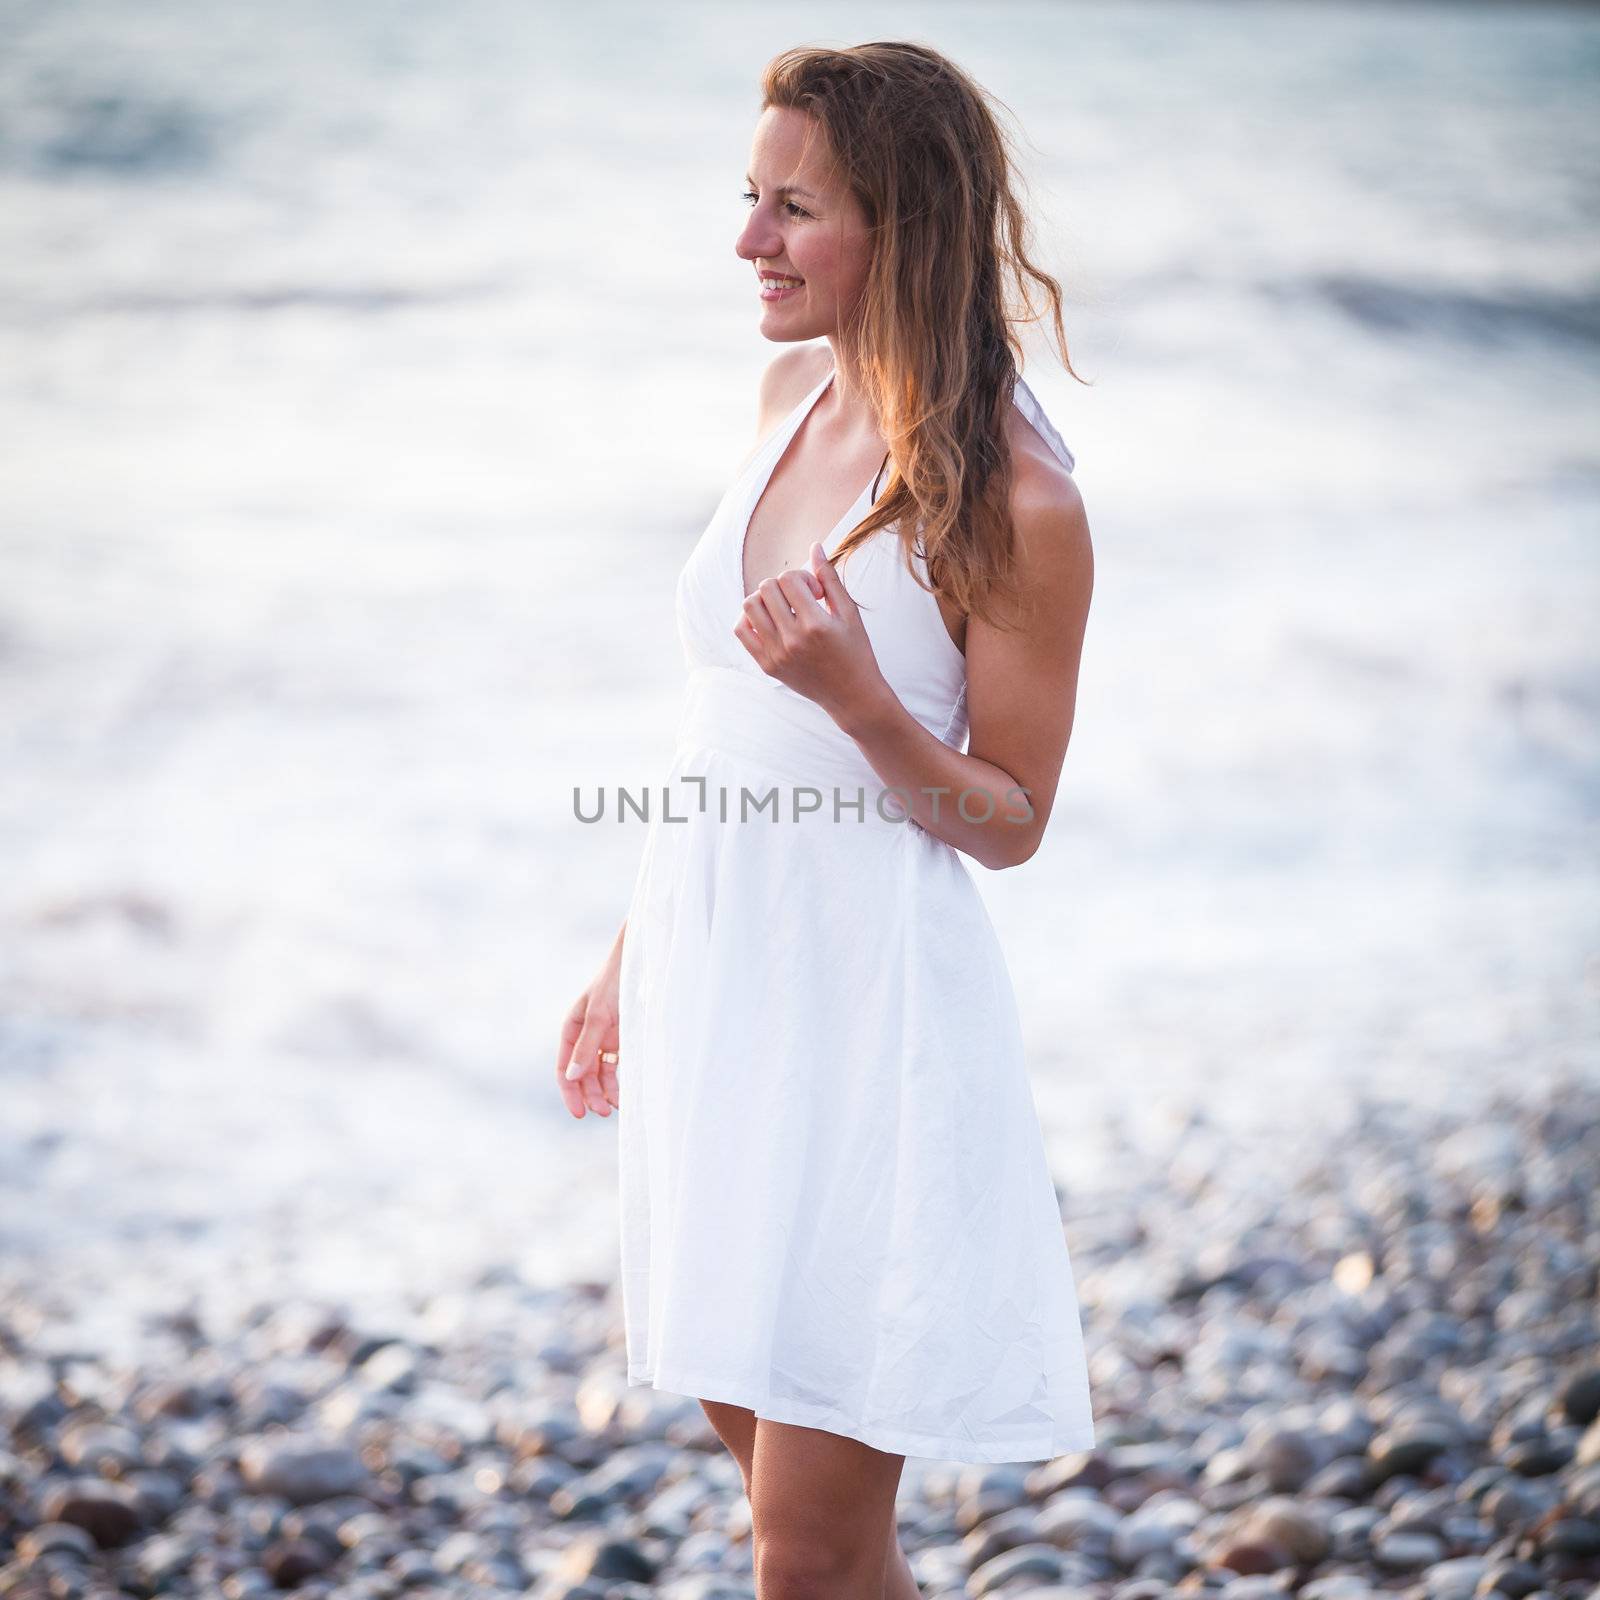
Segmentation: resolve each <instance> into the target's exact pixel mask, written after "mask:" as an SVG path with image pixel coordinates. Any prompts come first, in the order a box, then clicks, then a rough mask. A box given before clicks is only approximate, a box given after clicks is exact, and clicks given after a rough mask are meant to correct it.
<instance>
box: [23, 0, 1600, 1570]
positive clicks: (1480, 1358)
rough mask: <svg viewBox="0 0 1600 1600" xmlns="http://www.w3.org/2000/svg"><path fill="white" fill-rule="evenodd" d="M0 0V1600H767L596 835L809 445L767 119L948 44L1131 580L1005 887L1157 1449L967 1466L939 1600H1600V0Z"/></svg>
mask: <svg viewBox="0 0 1600 1600" xmlns="http://www.w3.org/2000/svg"><path fill="white" fill-rule="evenodd" d="M0 9H4V11H5V16H4V25H3V28H0V33H3V42H4V48H3V49H0V437H4V438H5V439H6V441H7V442H8V443H9V444H10V445H11V448H10V449H9V450H7V451H6V452H5V460H4V481H3V484H0V774H3V781H0V1600H12V1597H18V1596H22V1597H29V1600H31V1597H35V1596H48V1597H51V1600H157V1597H165V1596H179V1597H192V1600H252V1597H257V1596H268V1595H272V1596H279V1595H288V1596H296V1597H299V1600H358V1597H397V1600H403V1597H418V1600H444V1597H450V1600H458V1597H465V1600H497V1597H504V1596H512V1595H516V1596H526V1597H532V1600H600V1597H604V1600H645V1597H647V1596H665V1597H667V1600H740V1597H742V1600H750V1597H751V1596H752V1595H753V1593H754V1585H753V1582H752V1578H751V1537H750V1508H749V1506H748V1504H747V1502H746V1500H745V1498H744V1495H743V1492H742V1485H741V1483H740V1480H739V1475H738V1472H737V1469H736V1467H735V1464H734V1462H733V1461H732V1459H731V1458H730V1457H729V1456H728V1455H727V1453H726V1452H725V1450H724V1449H723V1448H722V1446H721V1444H720V1441H718V1440H717V1439H716V1437H715V1436H714V1435H713V1434H712V1432H711V1430H710V1428H709V1426H708V1424H707V1422H706V1420H705V1417H704V1414H703V1412H702V1410H701V1408H700V1407H699V1405H698V1404H697V1402H696V1401H695V1399H694V1398H693V1397H684V1396H674V1395H668V1394H664V1393H657V1392H656V1391H654V1390H651V1389H649V1388H647V1387H643V1386H635V1387H632V1388H630V1387H629V1386H628V1385H627V1383H626V1381H625V1372H626V1359H625V1351H624V1349H623V1345H622V1318H621V1305H620V1301H619V1299H618V1290H617V1286H616V1283H615V1280H614V1269H615V1265H616V1215H615V1191H616V1171H615V1133H616V1124H615V1123H614V1122H613V1121H611V1120H609V1119H604V1118H596V1117H590V1118H586V1119H584V1120H582V1121H579V1122H576V1123H575V1122H573V1120H572V1119H571V1118H569V1117H568V1116H567V1115H566V1114H565V1113H564V1112H563V1111H562V1109H561V1106H560V1102H559V1098H558V1095H557V1092H556V1088H555V1085H554V1083H553V1075H552V1071H551V1065H552V1058H553V1056H554V1053H555V1048H556V1040H557V1034H558V1030H559V1024H560V1019H561V1017H562V1016H563V1015H564V1014H565V1012H566V1010H567V1008H568V1007H569V1006H570V1005H571V1003H572V1001H573V999H574V998H575V996H576V995H577V994H578V993H579V992H580V990H581V989H582V988H583V986H585V985H586V984H587V983H588V982H589V981H590V979H591V977H592V976H593V973H594V971H595V968H596V966H597V965H598V963H599V962H600V960H601V958H602V956H603V954H604V952H605V950H606V948H607V946H608V945H609V943H610V941H611V939H612V937H613V935H614V932H615V929H616V926H617V923H618V921H619V920H620V918H621V916H622V914H623V911H624V909H625V907H626V904H627V893H628V888H629V885H630V883H631V882H632V880H633V876H634V873H635V870H636V867H637V864H638V860H639V849H640V846H641V843H642V833H641V831H640V830H638V829H636V828H631V827H623V826H616V827H611V826H598V825H584V824H581V823H580V822H579V821H578V820H577V819H576V817H575V815H574V803H573V801H574V795H575V793H576V792H577V791H578V790H580V789H581V790H582V792H583V794H584V795H585V796H586V797H590V798H592V796H593V794H594V793H595V791H596V790H597V789H598V788H600V787H601V786H604V787H605V788H606V789H607V791H608V792H613V793H614V792H615V791H616V790H617V789H619V788H621V787H624V786H626V787H627V788H629V789H630V791H632V792H635V793H637V792H639V791H640V790H642V789H644V788H646V787H647V786H649V785H651V784H653V783H655V782H657V781H658V779H659V776H660V774H661V773H662V772H664V771H665V769H666V767H667V764H668V762H669V760H670V757H671V751H672V742H673V729H674V722H675V719H676V716H677V714H678V710H679V705H680V696H681V690H682V677H681V673H680V671H679V667H680V655H679V641H678V638H677V636H676V623H675V617H674V611H673V604H672V596H673V586H674V582H675V579H676V577H677V574H678V572H679V570H680V568H681V565H682V563H683V561H684V558H685V557H686V555H687V554H688V552H689V550H690V549H691V548H692V546H693V543H694V541H695V539H696V538H697V536H698V535H699V532H700V530H701V529H702V528H703V527H704V526H705V524H706V520H707V518H708V517H710V515H711V514H712V512H713V510H714V508H715V506H716V504H717V501H718V497H719V496H720V495H721V494H722V493H723V491H724V489H725V487H726V485H727V484H728V482H729V481H730V479H731V477H732V475H733V473H734V471H735V470H736V468H737V465H738V463H739V462H740V461H741V459H742V458H743V457H744V455H745V454H746V452H747V451H748V449H749V448H750V446H751V444H752V442H753V441H752V439H751V423H752V417H753V402H754V399H755V396H756V394H757V390H758V385H759V381H760V374H761V371H762V369H763V367H764V365H765V363H766V361H767V359H768V358H769V356H770V354H771V351H770V350H769V349H767V348H766V347H765V346H764V344H763V341H762V340H761V339H760V338H759V336H758V333H757V331H756V322H755V319H756V316H757V314H758V313H757V306H756V304H755V303H754V301H753V300H752V298H751V291H752V284H751V281H750V273H749V271H748V264H747V263H745V262H743V261H740V260H738V259H737V258H736V257H735V255H734V253H733V250H732V248H731V246H732V242H733V240H734V237H735V235H736V232H737V230H738V228H739V227H740V226H741V225H742V223H743V220H744V216H745V210H744V203H743V201H742V199H741V190H742V188H743V187H744V185H743V183H742V181H741V176H742V173H743V171H744V166H745V158H746V154H747V151H748V143H749V135H750V131H751V125H752V123H753V120H754V116H755V111H756V104H757V99H758V92H757V91H758V76H759V72H760V68H761V66H762V64H763V63H764V62H765V61H767V60H768V59H769V58H770V56H771V55H772V54H773V53H775V52H776V51H777V50H779V49H781V48H783V47H785V46H788V45H791V44H794V43H796V42H798V41H799V40H800V39H801V38H810V39H812V40H824V39H831V40H833V41H835V42H846V43H848V42H854V41H859V40H861V39H864V38H869V37H895V36H907V37H920V38H923V39H925V40H927V41H928V42H931V43H933V44H935V45H936V46H938V47H940V48H942V49H944V50H946V51H948V52H949V53H951V54H952V55H953V56H955V57H956V58H957V59H958V60H960V61H961V62H963V64H965V65H966V66H967V67H968V68H969V69H971V70H972V71H973V72H974V73H975V74H976V75H977V76H978V77H979V78H980V80H982V81H984V82H986V83H987V84H989V85H990V86H992V88H993V89H994V91H995V92H996V93H998V94H999V95H1000V96H1001V97H1002V98H1003V99H1004V100H1005V101H1006V102H1007V103H1008V104H1009V105H1010V106H1011V107H1012V109H1013V111H1014V112H1015V115H1016V118H1017V123H1018V128H1019V130H1020V131H1021V132H1022V133H1023V134H1024V135H1025V147H1024V157H1025V165H1026V167H1027V170H1028V177H1029V183H1030V187H1031V190H1032V194H1031V198H1030V214H1031V215H1032V216H1034V217H1035V218H1036V220H1037V224H1038V230H1039V239H1038V247H1039V248H1038V256H1039V259H1040V261H1041V264H1043V265H1045V266H1046V267H1047V268H1048V269H1049V270H1051V271H1052V272H1057V273H1059V274H1060V278H1061V281H1062V283H1063V286H1064V288H1065V290H1066V293H1067V297H1068V305H1067V308H1066V309H1067V317H1066V323H1067V327H1068V329H1069V333H1070V338H1071V342H1072V350H1073V360H1074V364H1075V365H1076V366H1078V367H1079V368H1080V370H1081V372H1082V374H1083V375H1084V376H1085V379H1086V382H1085V383H1083V384H1079V383H1076V382H1073V381H1072V380H1071V379H1070V378H1069V377H1068V376H1067V375H1066V374H1065V373H1064V372H1063V371H1062V370H1061V369H1060V367H1059V364H1058V363H1057V362H1056V361H1055V360H1054V359H1053V358H1051V357H1050V355H1049V353H1048V351H1047V350H1045V349H1044V348H1042V347H1038V346H1037V345H1036V346H1035V348H1034V349H1033V351H1032V352H1031V353H1030V359H1029V364H1028V367H1027V373H1028V379H1029V382H1030V385H1031V386H1033V387H1034V388H1035V390H1036V392H1037V393H1038V395H1039V397H1040V399H1041V401H1042V402H1043V403H1044V404H1045V406H1046V409H1047V411H1048V412H1049V414H1050V415H1051V417H1052V420H1053V421H1054V422H1055V423H1056V424H1057V425H1058V426H1059V428H1060V430H1061V432H1062V433H1063V436H1064V437H1065V438H1066V440H1067V441H1068V443H1069V445H1070V446H1071V447H1072V449H1073V450H1074V452H1075V454H1076V456H1077V461H1078V466H1077V471H1076V474H1075V475H1076V477H1077V480H1078V481H1079V483H1080V485H1081V487H1082V488H1083V490H1084V493H1085V497H1086V503H1087V504H1088V505H1089V506H1090V508H1091V521H1092V524H1093V527H1094V531H1095V543H1096V596H1095V609H1094V613H1093V617H1092V619H1091V625H1090V632H1089V638H1088V641H1087V646H1086V653H1085V659H1084V671H1083V677H1082V682H1081V685H1080V692H1079V696H1078V703H1077V710H1076V717H1075V724H1074V730H1073V736H1072V749H1071V753H1070V756H1069V759H1068V762H1067V765H1066V768H1065V770H1064V774H1063V782H1062V786H1061V790H1060V795H1059V800H1058V803H1057V805H1056V807H1055V810H1054V812H1053V813H1052V826H1051V830H1050V837H1048V838H1047V840H1046V843H1045V846H1044V847H1043V848H1041V850H1040V852H1039V854H1038V856H1037V857H1036V858H1035V860H1034V861H1033V862H1031V863H1029V864H1028V867H1027V869H1026V870H1025V871H1023V872H1002V873H997V874H985V875H984V876H983V878H982V879H981V889H982V892H983V895H984V898H985V900H986V902H987V904H988V906H989V908H990V910H991V912H992V914H993V917H994V920H995V924H996V928H997V931H998V932H999V934H1000V936H1001V940H1002V944H1003V946H1004V948H1005V951H1006V955H1007V960H1008V964H1009V966H1010V969H1011V971H1012V974H1013V976H1014V979H1015V983H1016V989H1017V994H1018V999H1019V1002H1020V1011H1021V1015H1022V1019H1023V1024H1024V1028H1025V1033H1026V1044H1027V1055H1028V1065H1029V1073H1030V1079H1031V1082H1032V1084H1033V1089H1034V1093H1035V1096H1036V1102H1037V1107H1038V1110H1039V1112H1040V1118H1041V1126H1042V1129H1043V1133H1044V1137H1045V1140H1046V1147H1047V1152H1048V1156H1049V1165H1050V1169H1051V1171H1052V1173H1053V1174H1054V1176H1055V1178H1056V1181H1057V1185H1058V1194H1059V1199H1060V1208H1061V1216H1062V1226H1063V1229H1064V1233H1065V1237H1066V1239H1067V1241H1068V1244H1069V1246H1070V1250H1071V1257H1072V1262H1073V1267H1074V1271H1075V1276H1076V1280H1077V1289H1078V1295H1079V1299H1080V1302H1081V1304H1082V1307H1083V1314H1084V1321H1085V1335H1086V1343H1087V1347H1088V1351H1089V1354H1090V1359H1091V1372H1090V1377H1091V1385H1092V1393H1093V1399H1094V1407H1095V1420H1096V1428H1097V1439H1096V1443H1095V1448H1094V1449H1093V1450H1091V1451H1088V1452H1085V1453H1082V1454H1077V1455H1073V1456H1070V1457H1064V1458H1062V1459H1059V1460H1054V1461H1048V1462H1029V1463H1013V1464H1001V1465H984V1466H978V1465H973V1464H966V1463H958V1462H957V1463H952V1462H934V1461H926V1460H920V1459H912V1460H908V1461H907V1463H906V1466H905V1471H904V1476H903V1479H902V1484H901V1493H900V1498H899V1519H900V1533H901V1539H902V1543H903V1545H904V1548H905V1549H906V1551H907V1552H908V1555H909V1557H910V1560H911V1564H912V1567H913V1570H914V1572H915V1573H916V1575H917V1578H918V1581H919V1583H920V1586H921V1589H922V1592H923V1594H924V1595H926V1596H928V1597H940V1600H957V1597H963V1596H972V1597H979V1596H990V1595H1005V1596H1022V1597H1028V1600H1067V1597H1073V1600H1079V1597H1085V1600H1086V1597H1095V1600H1101V1597H1111V1600H1156V1597H1159V1596H1164V1595H1167V1594H1175V1595H1197V1594H1205V1595H1212V1594H1215V1595H1218V1596H1226V1597H1228V1600H1255V1597H1257V1596H1263V1595H1264V1596H1268V1597H1276V1596H1278V1595H1280V1594H1295V1595H1305V1596H1308V1597H1309V1600H1360V1597H1361V1596H1363V1595H1365V1594H1368V1593H1372V1594H1377V1593H1380V1592H1381V1593H1398V1594H1401V1595H1404V1596H1407V1597H1410V1600H1457V1597H1461V1600H1465V1597H1467V1596H1485V1597H1490V1600H1492V1597H1496V1596H1503V1597H1504V1600H1529V1597H1534V1600H1545V1597H1560V1600H1578V1597H1592V1596H1595V1595H1596V1594H1597V1593H1600V1431H1597V1429H1600V1423H1597V1421H1596V1417H1597V1413H1600V1339H1597V1337H1596V1315H1597V1313H1596V1300H1597V1294H1596V1270H1597V1269H1596V1262H1597V1260H1600V1247H1597V1246H1600V1240H1597V1232H1600V1228H1597V1220H1596V1212H1597V1208H1600V1201H1597V1199H1596V1190H1597V1184H1596V1181H1595V1175H1596V1173H1600V1029H1597V1028H1596V1025H1595V1024H1596V1019H1597V1018H1600V959H1597V952H1600V922H1597V918H1596V909H1597V907H1600V850H1597V849H1596V848H1595V846H1596V840H1597V837H1600V827H1597V825H1600V784H1597V782H1596V775H1597V773H1600V658H1597V654H1596V649H1595V629H1594V621H1593V619H1594V617H1595V616H1596V615H1600V561H1597V559H1596V552H1597V550H1600V542H1597V540H1596V538H1595V534H1596V531H1597V530H1600V515H1597V511H1600V451H1597V449H1596V441H1597V440H1600V428H1597V427H1596V425H1595V421H1596V418H1597V417H1600V364H1597V363H1596V362H1595V361H1594V359H1593V357H1594V353H1595V349H1596V346H1597V345H1600V315H1597V307H1600V298H1597V296H1596V292H1595V285H1596V283H1597V282H1600V253H1597V250H1596V245H1597V241H1600V235H1597V232H1596V229H1595V227H1594V204H1593V200H1594V183H1593V174H1594V172H1595V171H1597V170H1600V119H1596V118H1595V117H1594V115H1593V85H1594V77H1595V71H1594V67H1595V62H1596V61H1597V60H1600V12H1596V11H1594V10H1593V9H1590V8H1583V7H1573V6H1537V5H1514V4H1504V3H1496V0H1482V3H1475V4H1473V5H1471V6H1464V5H1453V4H1448V3H1445V4H1429V5H1426V6H1399V5H1395V6H1383V7H1378V6H1371V5H1364V4H1358V3H1347V0H1319V4H1317V5H1315V6H1283V7H1272V8H1264V7H1260V6H1257V5H1253V4H1248V3H1244V0H1214V3H1213V4H1210V5H1207V6H1205V7H1195V6H1192V5H1185V4H1180V3H1177V0H1139V3H1137V4H1125V5H1124V4H1115V3H1105V4H1102V3H1093V4H1090V3H1085V4H1080V5H1074V6H1065V5H1060V4H1057V3H1053V0H1052V3H1045V0H1007V3H1006V4H1005V5H1004V7H1000V6H990V5H977V4H948V3H941V4H940V5H937V6H935V5H925V4H920V3H917V0H904V3H901V0H894V3H893V4H885V5H884V6H882V7H881V8H879V9H876V10H874V11H872V12H870V13H869V12H868V11H867V10H864V9H863V7H862V5H861V4H860V3H859V0H852V3H851V4H849V5H846V4H844V3H843V0H814V3H813V4H811V5H809V6H808V7H807V8H806V9H805V14H804V17H803V18H799V19H797V17H796V16H795V15H794V14H793V13H792V12H791V11H789V10H787V9H784V8H767V7H731V6H728V5H726V4H724V3H714V0H683V3H682V4H679V5H674V6H672V7H662V6H659V5H649V4H644V3H643V0H607V4H605V5H603V6H597V7H580V8H568V9H565V10H561V9H558V8H550V7H528V6H524V7H507V6H504V5H502V4H499V3H497V0H452V3H450V4H448V5H446V4H443V3H442V0H414V3H412V4H409V5H408V6H406V7H404V8H395V7H393V6H389V5H383V4H378V3H375V0H346V3H345V4H343V5H341V6H338V7H329V6H326V5H321V4H317V3H314V0H280V4H278V5H275V6H273V7H271V8H254V9H248V10H247V9H243V8H235V9H232V10H229V9H228V8H222V9H221V10H219V9H218V8H216V7H215V6H212V5H209V4H207V3H205V0H147V3H146V4H143V5H140V6H138V7H130V6H126V5H117V4H115V3H114V0H53V3H52V4H51V5H49V6H41V5H33V6H28V5H14V6H11V7H10V8H3V7H0ZM997 19H1000V20H1001V21H1003V23H1004V25H998V24H997ZM619 240H621V241H622V243H621V245H620V246H619V243H618V241H619ZM642 269H643V270H642ZM619 444H621V445H625V447H626V455H625V457H624V456H623V455H622V454H621V453H619ZM730 620H731V619H730Z"/></svg>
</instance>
